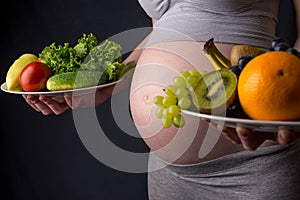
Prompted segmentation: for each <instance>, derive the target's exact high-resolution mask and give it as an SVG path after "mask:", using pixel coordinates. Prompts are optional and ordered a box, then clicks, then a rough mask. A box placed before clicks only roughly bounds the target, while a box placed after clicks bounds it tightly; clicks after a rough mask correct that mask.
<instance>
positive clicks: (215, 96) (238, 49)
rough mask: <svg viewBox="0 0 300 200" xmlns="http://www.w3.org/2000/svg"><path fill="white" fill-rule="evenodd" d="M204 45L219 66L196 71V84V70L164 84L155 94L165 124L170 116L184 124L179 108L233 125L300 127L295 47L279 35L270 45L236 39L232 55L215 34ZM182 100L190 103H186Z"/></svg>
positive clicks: (299, 75) (299, 68)
mask: <svg viewBox="0 0 300 200" xmlns="http://www.w3.org/2000/svg"><path fill="white" fill-rule="evenodd" d="M203 50H204V52H205V53H206V55H207V57H208V59H209V60H210V61H211V63H212V64H213V65H214V66H215V69H216V70H214V71H211V72H208V73H199V72H198V73H196V72H193V74H194V75H196V76H197V77H198V78H197V83H196V84H194V83H192V82H191V80H192V79H191V77H192V76H194V75H192V73H190V72H181V75H180V76H178V77H175V78H174V83H173V85H171V86H167V87H166V88H165V89H164V91H165V94H166V95H165V96H157V97H156V98H155V99H154V103H155V104H156V105H157V106H158V107H157V112H156V114H157V117H158V118H160V119H162V125H163V127H165V128H168V127H170V126H171V125H172V120H173V124H174V125H175V126H177V127H182V126H183V125H184V118H183V116H184V115H182V116H181V114H186V115H191V116H195V117H199V118H203V119H207V120H210V121H211V122H213V123H223V124H224V125H225V126H228V127H231V128H236V127H237V126H244V127H247V128H251V129H252V130H255V131H261V132H276V131H277V130H278V128H279V127H285V128H287V129H290V130H293V131H295V132H300V87H299V86H300V53H299V52H298V51H297V50H295V49H293V48H291V47H290V46H289V45H288V44H287V43H286V42H285V41H284V40H281V39H277V40H274V41H273V42H272V48H271V49H268V50H267V51H261V50H260V49H257V48H256V47H252V46H248V45H235V46H234V48H232V51H231V56H230V59H228V58H226V57H225V56H224V55H222V53H221V52H220V51H219V50H218V49H217V48H216V46H215V45H214V42H213V39H211V40H209V41H207V42H206V43H205V46H204V49H203ZM233 63H234V64H233ZM178 80H180V81H178ZM191 86H192V87H191ZM182 90H186V91H185V92H182ZM182 100H184V102H187V103H185V104H182V103H181V102H182ZM175 119H176V120H175ZM178 119H179V120H180V122H178V121H179V120H178Z"/></svg>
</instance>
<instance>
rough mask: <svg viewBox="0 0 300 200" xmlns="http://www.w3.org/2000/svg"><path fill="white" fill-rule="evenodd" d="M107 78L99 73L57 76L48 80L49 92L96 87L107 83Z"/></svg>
mask: <svg viewBox="0 0 300 200" xmlns="http://www.w3.org/2000/svg"><path fill="white" fill-rule="evenodd" d="M104 79H105V76H104V75H103V73H101V72H98V71H77V72H65V73H61V74H56V75H54V76H52V77H50V78H49V79H48V80H47V84H46V87H47V89H48V90H51V91H55V90H71V89H76V88H83V87H89V86H96V85H99V84H102V83H104V82H105V80H104Z"/></svg>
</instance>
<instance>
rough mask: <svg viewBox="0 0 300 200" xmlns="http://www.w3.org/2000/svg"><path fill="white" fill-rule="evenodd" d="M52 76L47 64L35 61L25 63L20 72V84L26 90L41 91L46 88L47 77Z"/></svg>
mask: <svg viewBox="0 0 300 200" xmlns="http://www.w3.org/2000/svg"><path fill="white" fill-rule="evenodd" d="M50 76H52V72H51V70H50V68H49V66H48V65H47V64H45V63H42V62H39V61H35V62H32V63H29V64H28V65H26V67H25V68H24V69H23V70H22V72H21V74H20V86H21V87H22V89H23V90H24V91H26V92H37V91H42V90H44V89H45V88H46V82H47V80H48V78H50Z"/></svg>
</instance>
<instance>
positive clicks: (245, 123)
mask: <svg viewBox="0 0 300 200" xmlns="http://www.w3.org/2000/svg"><path fill="white" fill-rule="evenodd" d="M181 112H182V113H184V114H187V115H191V116H195V117H199V118H202V119H207V120H209V121H211V122H212V123H219V124H224V126H227V127H230V128H236V127H237V126H242V127H246V128H250V129H252V130H253V131H261V132H277V131H278V128H279V127H286V128H288V129H289V130H292V131H295V132H300V121H265V120H252V119H242V118H233V117H222V116H215V115H209V114H203V113H199V112H194V111H189V110H182V111H181Z"/></svg>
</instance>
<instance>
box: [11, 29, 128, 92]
mask: <svg viewBox="0 0 300 200" xmlns="http://www.w3.org/2000/svg"><path fill="white" fill-rule="evenodd" d="M133 66H134V63H129V64H128V65H125V64H123V63H122V56H121V46H120V45H119V44H117V43H115V42H113V41H110V40H106V41H104V42H103V43H101V44H98V40H97V38H96V37H95V35H94V34H92V33H90V34H83V35H82V37H81V38H79V39H78V42H77V44H76V45H75V46H74V47H72V46H70V44H69V43H64V45H56V43H54V42H53V43H52V44H51V45H49V46H46V47H45V48H44V49H43V50H42V51H41V52H40V53H39V55H38V56H36V55H34V54H32V53H25V54H23V55H21V56H20V57H19V58H18V59H17V60H15V61H14V63H13V64H12V65H11V66H10V68H9V70H8V72H7V75H6V86H7V89H8V90H10V91H26V92H38V91H47V90H48V91H53V90H68V89H74V88H83V87H88V86H95V85H99V84H104V83H109V82H113V81H117V80H119V79H120V78H121V76H122V75H123V74H124V73H125V72H126V71H128V70H129V69H130V68H132V67H133Z"/></svg>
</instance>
